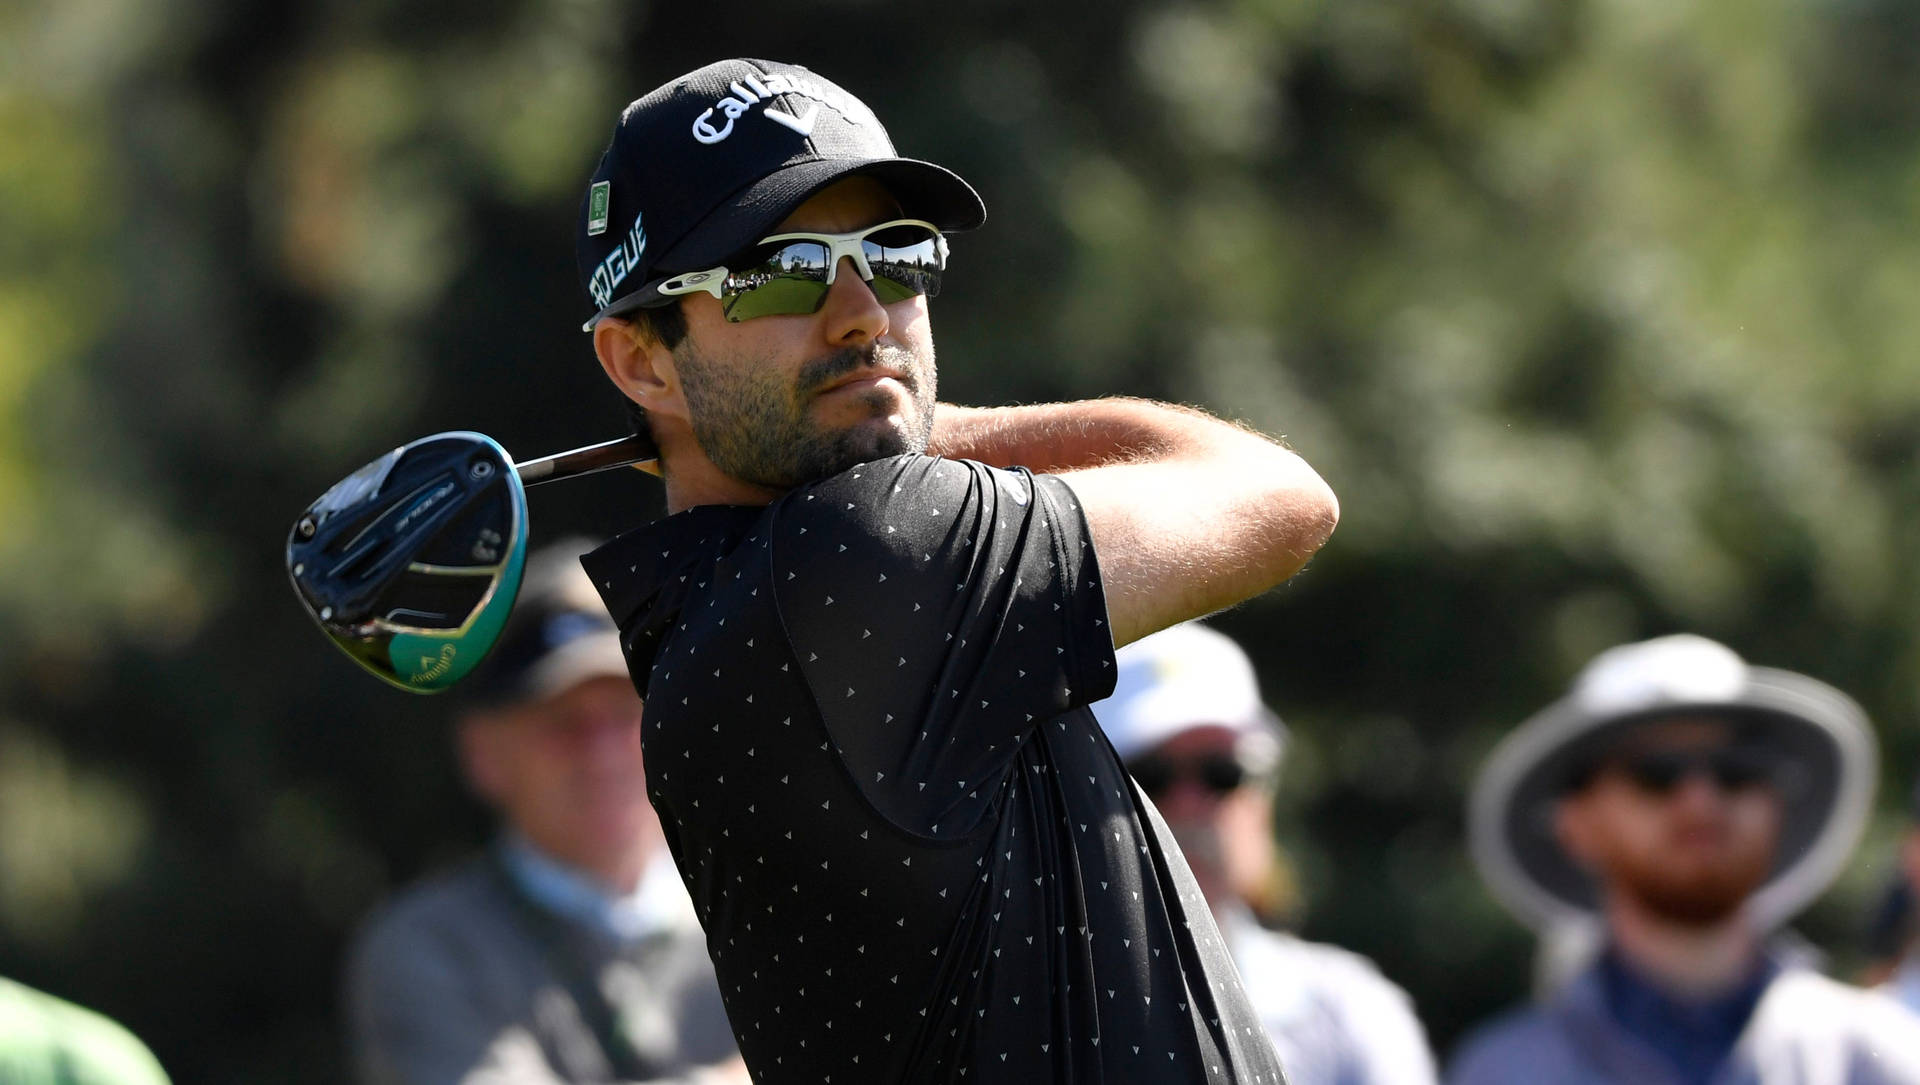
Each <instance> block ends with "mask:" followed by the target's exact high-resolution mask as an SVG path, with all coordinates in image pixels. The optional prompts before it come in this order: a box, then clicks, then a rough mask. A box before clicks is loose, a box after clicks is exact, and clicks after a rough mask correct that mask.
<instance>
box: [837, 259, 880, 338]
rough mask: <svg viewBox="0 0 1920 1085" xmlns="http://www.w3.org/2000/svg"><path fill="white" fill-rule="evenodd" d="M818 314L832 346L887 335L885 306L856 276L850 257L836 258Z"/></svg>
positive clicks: (857, 268) (858, 276)
mask: <svg viewBox="0 0 1920 1085" xmlns="http://www.w3.org/2000/svg"><path fill="white" fill-rule="evenodd" d="M820 313H821V316H822V318H823V319H824V320H825V321H826V336H827V341H828V342H830V343H832V344H834V345H835V346H853V345H857V344H860V343H864V342H871V341H873V340H876V339H879V338H880V337H881V336H883V335H885V334H887V328H888V322H887V307H886V306H884V305H882V304H880V299H879V297H878V296H876V295H875V294H874V292H873V287H872V286H871V285H870V284H868V282H867V281H866V280H865V279H862V278H861V277H860V269H859V267H858V266H856V265H855V264H854V262H853V257H851V256H843V257H841V258H840V264H839V266H838V267H837V268H836V269H835V271H834V276H833V284H832V285H831V286H829V287H828V288H827V300H826V302H825V303H824V304H822V305H821V307H820Z"/></svg>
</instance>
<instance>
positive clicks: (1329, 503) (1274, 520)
mask: <svg viewBox="0 0 1920 1085" xmlns="http://www.w3.org/2000/svg"><path fill="white" fill-rule="evenodd" d="M1291 460H1292V463H1291V464H1290V469H1289V470H1288V471H1286V472H1285V477H1284V478H1283V479H1281V480H1280V482H1281V484H1280V485H1278V486H1276V487H1275V488H1274V490H1273V492H1272V494H1271V496H1270V497H1269V501H1270V506H1269V507H1270V508H1272V509H1273V510H1274V511H1273V515H1272V516H1271V519H1270V520H1269V523H1270V524H1271V528H1272V536H1271V540H1270V541H1271V543H1272V545H1273V549H1274V550H1275V551H1276V554H1275V557H1276V558H1280V557H1281V555H1285V556H1286V557H1285V558H1284V559H1282V560H1283V562H1284V563H1285V564H1286V569H1285V573H1284V575H1285V576H1291V575H1292V574H1293V573H1294V572H1295V571H1296V570H1298V569H1299V568H1300V567H1301V566H1303V565H1305V564H1306V563H1307V559H1309V558H1311V557H1312V556H1313V555H1314V554H1315V553H1316V552H1317V551H1318V550H1319V549H1320V547H1322V546H1324V545H1325V544H1326V541H1327V540H1328V539H1329V538H1331V537H1332V536H1333V529H1334V527H1335V525H1337V524H1339V522H1340V499H1339V497H1337V496H1335V494H1334V492H1333V487H1331V486H1329V485H1327V481H1326V480H1325V479H1323V478H1321V477H1320V475H1319V473H1318V472H1316V471H1314V469H1313V468H1311V467H1309V466H1307V463H1306V461H1305V460H1302V459H1300V458H1299V457H1297V456H1294V457H1291ZM1288 559H1290V560H1288Z"/></svg>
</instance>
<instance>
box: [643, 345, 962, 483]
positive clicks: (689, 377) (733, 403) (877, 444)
mask: <svg viewBox="0 0 1920 1085" xmlns="http://www.w3.org/2000/svg"><path fill="white" fill-rule="evenodd" d="M929 352H931V348H929ZM674 361H675V363H676V365H677V367H678V369H679V371H680V378H681V386H682V388H683V389H684V390H685V392H686V397H687V411H688V413H689V415H691V420H692V427H693V436H694V439H695V440H697V441H698V442H700V448H701V451H703V452H705V453H706V455H707V458H708V459H709V460H711V461H713V465H714V466H715V467H717V468H719V469H720V470H721V471H722V472H724V473H725V474H727V475H728V476H730V477H732V478H736V479H739V480H740V481H742V482H748V483H752V484H754V485H756V486H763V487H766V488H768V489H773V490H790V489H792V488H794V487H795V486H800V485H803V484H805V483H808V482H813V481H815V480H818V479H823V478H828V477H830V476H833V475H837V474H839V473H840V472H842V471H844V470H846V469H847V468H849V467H852V466H854V465H856V464H861V463H866V462H868V461H869V460H877V459H881V458H883V457H886V456H897V455H900V454H902V453H908V452H915V453H917V452H925V451H926V449H927V441H928V440H929V439H930V437H931V436H932V433H933V405H934V382H935V376H934V367H933V363H932V358H931V356H929V357H927V358H925V359H922V358H921V357H919V356H918V355H917V354H915V353H914V352H912V351H909V350H905V349H902V348H900V347H897V346H890V345H880V344H873V345H869V346H867V347H865V348H864V349H854V348H849V349H846V350H841V351H836V352H835V353H833V354H829V355H827V356H826V357H824V358H821V359H818V360H817V361H813V362H809V363H808V364H807V365H805V366H803V367H802V368H801V370H800V373H799V376H798V377H796V378H795V379H794V381H793V383H792V385H791V386H787V385H785V384H784V383H782V381H781V379H780V375H779V374H778V373H777V372H776V371H775V370H774V369H773V367H772V366H770V365H767V364H756V363H755V362H753V361H741V362H738V363H737V364H734V365H720V364H714V363H713V362H712V361H711V360H710V359H708V358H705V357H703V356H701V355H700V354H698V353H697V352H695V351H694V350H693V349H692V347H691V344H690V343H683V344H682V345H681V346H680V347H679V348H677V349H675V351H674ZM878 365H886V366H888V367H889V368H892V369H895V370H897V371H899V372H900V373H901V374H902V376H901V378H900V382H901V384H902V385H904V386H905V387H906V389H907V395H908V396H909V397H910V398H911V399H912V400H913V404H914V407H915V408H916V410H915V414H916V417H915V418H914V419H913V420H912V423H911V428H910V429H908V430H905V431H903V430H900V429H898V428H895V427H891V426H878V427H875V426H848V427H846V428H844V429H840V430H834V429H831V428H829V427H826V426H824V425H822V424H821V423H819V422H817V421H815V420H813V419H811V418H809V417H808V414H807V409H808V407H809V405H810V404H811V402H812V399H813V395H814V393H816V392H818V391H819V390H820V389H822V388H824V387H826V386H827V385H828V384H831V383H833V382H834V381H836V380H839V379H841V378H842V377H845V376H847V375H848V374H850V373H855V372H857V371H859V370H861V369H863V368H867V367H870V366H878ZM859 399H860V402H861V403H862V404H864V405H865V406H866V407H867V408H868V409H869V410H871V411H872V412H874V416H875V417H881V416H882V412H885V411H887V410H889V409H890V408H891V407H892V406H893V404H894V403H895V402H896V401H895V399H894V397H893V396H891V395H889V394H887V392H886V391H885V390H883V389H879V388H875V389H871V390H870V391H867V392H865V393H862V394H861V395H860V397H859Z"/></svg>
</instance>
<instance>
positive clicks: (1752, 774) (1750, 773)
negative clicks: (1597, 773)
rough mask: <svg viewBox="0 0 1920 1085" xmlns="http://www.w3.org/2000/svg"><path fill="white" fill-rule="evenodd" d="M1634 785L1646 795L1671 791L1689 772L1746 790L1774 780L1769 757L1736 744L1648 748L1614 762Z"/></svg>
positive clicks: (1728, 789)
mask: <svg viewBox="0 0 1920 1085" xmlns="http://www.w3.org/2000/svg"><path fill="white" fill-rule="evenodd" d="M1616 766H1617V767H1618V768H1619V770H1620V772H1621V774H1622V775H1624V776H1625V777H1626V778H1627V780H1628V781H1630V782H1631V783H1632V784H1633V786H1634V787H1636V788H1639V789H1640V790H1641V791H1642V792H1644V793H1646V794H1648V795H1667V794H1671V793H1672V792H1673V791H1674V790H1676V789H1677V788H1679V786H1680V785H1681V784H1682V783H1684V782H1686V780H1687V779H1688V778H1690V777H1693V776H1704V777H1706V778H1707V779H1708V780H1710V781H1711V782H1712V783H1713V784H1714V785H1715V786H1717V787H1718V788H1719V789H1720V790H1721V791H1725V792H1737V791H1747V790H1750V789H1752V788H1756V787H1760V786H1762V785H1765V784H1771V783H1773V782H1774V776H1773V765H1772V761H1771V759H1770V758H1768V757H1767V756H1766V755H1765V754H1764V753H1762V752H1761V751H1759V750H1755V749H1750V748H1743V747H1738V746H1730V747H1723V748H1719V749H1704V750H1649V751H1646V752H1642V753H1638V754H1634V755H1631V756H1629V757H1626V758H1623V759H1621V760H1620V761H1619V762H1617V763H1616Z"/></svg>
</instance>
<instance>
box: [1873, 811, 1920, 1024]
mask: <svg viewBox="0 0 1920 1085" xmlns="http://www.w3.org/2000/svg"><path fill="white" fill-rule="evenodd" d="M1900 878H1901V881H1900V883H1899V884H1898V885H1896V886H1895V887H1894V891H1893V894H1892V897H1891V899H1890V900H1889V902H1888V907H1887V908H1886V914H1883V915H1882V916H1881V917H1880V925H1881V926H1882V927H1883V928H1884V929H1885V932H1886V933H1885V935H1884V937H1885V941H1886V942H1887V943H1888V946H1889V948H1893V947H1898V950H1897V951H1896V952H1893V953H1889V954H1887V956H1889V957H1894V958H1896V959H1898V960H1899V962H1900V963H1899V965H1898V967H1897V968H1896V969H1895V970H1894V972H1893V975H1892V976H1890V977H1888V979H1887V983H1886V987H1885V988H1884V989H1885V990H1886V991H1887V993H1888V994H1890V995H1892V996H1893V997H1894V998H1896V999H1898V1000H1899V1001H1900V1003H1901V1004H1902V1005H1904V1006H1906V1007H1907V1008H1908V1009H1910V1010H1912V1011H1913V1012H1915V1013H1920V919H1917V918H1916V912H1920V909H1916V908H1915V902H1916V901H1920V784H1917V785H1915V787H1914V789H1913V825H1912V826H1911V827H1910V828H1908V830H1907V836H1906V839H1905V840H1903V841H1902V842H1901V845H1900ZM1900 951H1904V954H1903V953H1902V952H1900Z"/></svg>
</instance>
